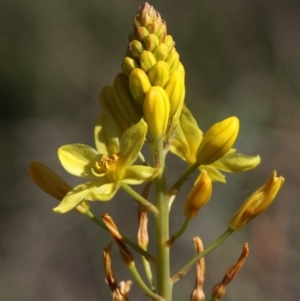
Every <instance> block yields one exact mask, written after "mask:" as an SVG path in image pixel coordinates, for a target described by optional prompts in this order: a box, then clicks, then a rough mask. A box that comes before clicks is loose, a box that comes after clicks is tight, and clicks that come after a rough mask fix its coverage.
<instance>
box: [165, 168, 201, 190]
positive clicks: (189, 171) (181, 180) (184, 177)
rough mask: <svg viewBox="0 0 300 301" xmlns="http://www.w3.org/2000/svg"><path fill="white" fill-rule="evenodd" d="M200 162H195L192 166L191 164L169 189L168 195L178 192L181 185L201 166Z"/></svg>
mask: <svg viewBox="0 0 300 301" xmlns="http://www.w3.org/2000/svg"><path fill="white" fill-rule="evenodd" d="M200 165H201V164H200V163H199V162H195V163H194V164H193V165H192V166H190V167H189V168H188V169H187V170H186V171H185V172H184V173H183V174H182V175H181V177H180V178H179V179H178V180H177V181H176V182H175V184H174V185H173V186H172V187H171V188H170V189H169V191H168V195H169V196H172V195H174V194H176V193H177V192H178V190H179V188H180V187H181V185H182V184H183V183H184V182H185V181H186V180H187V178H188V177H189V176H190V175H191V174H192V173H193V172H194V171H195V170H196V169H197V168H198V167H199V166H200Z"/></svg>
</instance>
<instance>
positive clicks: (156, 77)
mask: <svg viewBox="0 0 300 301" xmlns="http://www.w3.org/2000/svg"><path fill="white" fill-rule="evenodd" d="M169 74H170V67H169V65H168V64H167V63H166V62H163V61H159V62H157V63H156V64H155V65H154V66H153V67H152V68H151V69H150V70H149V72H148V78H149V80H150V83H151V84H152V86H160V87H162V88H164V87H165V85H166V83H167V82H168V80H169Z"/></svg>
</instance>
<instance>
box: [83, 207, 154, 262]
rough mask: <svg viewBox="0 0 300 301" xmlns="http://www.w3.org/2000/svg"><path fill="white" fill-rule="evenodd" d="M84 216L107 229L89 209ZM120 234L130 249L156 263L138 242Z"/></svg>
mask: <svg viewBox="0 0 300 301" xmlns="http://www.w3.org/2000/svg"><path fill="white" fill-rule="evenodd" d="M86 216H87V217H88V218H90V219H91V220H92V221H93V222H94V223H96V224H97V225H98V226H100V227H101V228H102V229H104V230H105V231H108V228H107V227H106V225H105V224H104V222H103V221H102V220H101V219H99V218H97V217H96V216H95V215H94V214H93V213H92V212H90V211H89V212H88V213H87V214H86ZM120 234H121V236H122V238H123V240H124V241H125V242H126V244H128V245H129V246H130V247H131V248H132V249H134V250H135V251H137V252H138V253H139V254H141V255H142V256H144V257H145V258H147V260H149V261H151V262H152V263H156V259H155V257H153V256H152V255H151V254H150V253H148V252H147V251H146V250H144V249H143V248H141V247H140V246H139V245H138V244H136V243H135V242H133V241H132V240H131V239H130V238H128V237H127V236H125V235H124V234H122V233H120Z"/></svg>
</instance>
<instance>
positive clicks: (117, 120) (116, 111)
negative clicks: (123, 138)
mask: <svg viewBox="0 0 300 301" xmlns="http://www.w3.org/2000/svg"><path fill="white" fill-rule="evenodd" d="M99 100H100V104H101V107H102V109H103V110H104V111H106V112H107V113H108V114H109V116H110V118H111V119H112V120H113V123H114V125H115V127H116V129H117V131H118V133H119V134H120V135H121V134H122V133H123V132H124V131H125V130H126V129H128V128H129V127H130V123H129V122H128V121H127V120H126V119H125V118H124V115H123V114H122V112H121V110H120V108H119V106H118V104H117V101H116V98H115V95H114V89H113V87H110V86H105V87H103V88H102V90H101V93H100V97H99Z"/></svg>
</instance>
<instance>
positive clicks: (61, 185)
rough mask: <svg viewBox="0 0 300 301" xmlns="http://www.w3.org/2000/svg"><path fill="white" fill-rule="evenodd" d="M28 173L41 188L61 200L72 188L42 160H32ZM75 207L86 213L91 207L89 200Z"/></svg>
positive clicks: (78, 210)
mask: <svg viewBox="0 0 300 301" xmlns="http://www.w3.org/2000/svg"><path fill="white" fill-rule="evenodd" d="M28 174H29V176H30V178H31V179H32V180H33V182H34V183H35V184H36V185H37V186H38V187H39V188H41V189H42V190H43V191H44V192H46V193H47V194H49V195H50V196H52V197H54V198H55V199H57V200H59V201H61V200H62V199H63V198H64V197H65V196H66V194H67V193H68V192H69V191H70V190H71V189H72V187H71V186H70V185H69V184H67V183H66V182H65V181H64V180H63V179H62V178H61V177H60V176H59V175H58V174H56V173H55V172H54V171H52V170H51V169H49V168H48V167H47V166H46V165H44V164H42V163H40V162H31V163H30V166H29V168H28ZM74 209H75V210H76V211H77V212H79V213H82V214H86V213H87V212H89V209H90V207H89V205H88V203H87V202H82V203H81V204H79V205H77V206H76V207H75V208H74Z"/></svg>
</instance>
